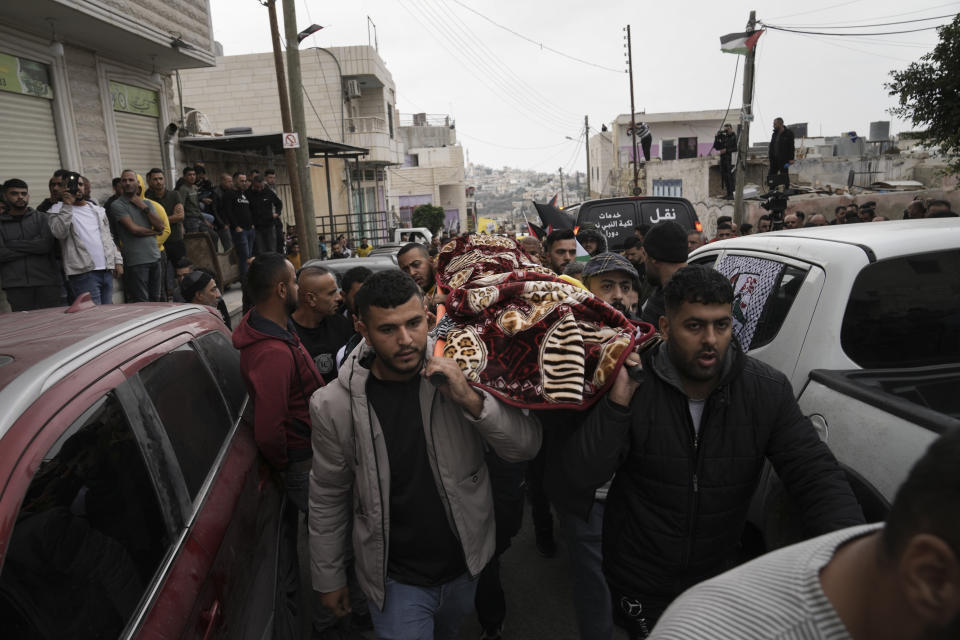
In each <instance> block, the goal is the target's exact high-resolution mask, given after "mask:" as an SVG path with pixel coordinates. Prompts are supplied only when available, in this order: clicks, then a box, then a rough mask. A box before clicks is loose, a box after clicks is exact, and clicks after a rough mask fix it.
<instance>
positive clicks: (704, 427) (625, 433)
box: [563, 344, 864, 601]
mask: <svg viewBox="0 0 960 640" xmlns="http://www.w3.org/2000/svg"><path fill="white" fill-rule="evenodd" d="M643 367H644V379H643V382H642V383H641V386H640V387H639V389H638V390H637V392H636V393H635V394H634V396H633V399H632V402H631V403H630V407H629V409H627V408H626V407H619V406H617V405H615V404H613V403H611V402H610V401H609V399H608V398H604V399H603V400H602V401H601V402H600V403H599V404H598V405H597V407H596V408H595V409H594V410H593V411H592V412H591V414H590V416H589V417H588V418H587V419H586V421H585V422H584V425H583V427H582V428H581V429H579V430H578V431H577V432H576V433H575V434H574V436H573V437H571V438H570V440H569V441H568V443H567V446H566V447H565V449H564V452H563V453H564V466H565V467H566V470H567V473H568V474H569V475H568V480H569V482H570V483H571V485H573V486H579V487H581V488H591V487H597V486H599V485H600V484H602V483H603V482H604V481H605V480H607V479H608V478H609V477H610V476H611V475H612V474H613V472H616V476H615V477H614V480H613V484H612V486H611V488H610V492H609V494H608V497H607V506H606V511H605V513H604V523H603V566H604V573H605V575H606V577H607V581H608V582H609V583H610V585H611V587H612V588H613V589H614V590H616V591H618V592H620V593H623V594H629V595H631V596H633V597H637V598H640V599H641V601H642V600H643V598H649V599H651V600H670V599H672V598H674V597H676V596H677V595H679V594H680V593H681V592H682V591H684V590H685V589H687V588H688V587H690V586H692V585H694V584H696V583H698V582H700V581H702V580H705V579H707V578H709V577H711V576H713V575H716V574H717V573H720V572H721V571H724V570H726V569H728V568H729V567H730V566H732V565H733V564H734V562H735V558H734V554H735V552H736V548H737V545H738V542H739V540H740V536H741V534H742V532H743V527H744V524H745V522H746V517H747V509H748V507H749V505H750V500H751V497H752V495H753V493H754V491H755V489H756V487H757V484H758V480H759V477H760V472H761V470H762V469H763V465H764V461H765V460H767V459H769V460H770V462H771V463H772V464H773V467H774V469H775V470H776V471H777V473H778V474H779V476H780V479H781V480H782V481H783V483H784V485H785V487H786V489H787V491H788V492H789V494H790V495H791V497H792V498H793V499H794V500H795V501H796V502H797V503H798V505H799V507H800V508H801V509H802V511H803V515H804V522H805V525H806V527H807V529H808V531H807V532H806V533H808V534H810V535H818V534H820V533H824V532H827V531H832V530H834V529H839V528H842V527H847V526H851V525H856V524H861V523H863V522H864V518H863V512H862V511H861V509H860V506H859V504H858V503H857V500H856V498H855V497H854V495H853V492H852V490H851V489H850V486H849V484H848V483H847V481H846V478H845V476H844V473H843V471H842V469H841V468H840V466H839V464H838V463H837V460H836V458H834V456H833V454H832V453H831V452H830V450H829V449H828V448H827V446H826V445H825V444H824V443H823V442H821V441H820V439H819V438H818V437H817V434H816V431H815V430H814V428H813V426H812V425H811V423H810V421H809V420H808V419H807V418H806V417H804V415H803V414H802V413H801V412H800V408H799V407H798V406H797V402H796V400H795V399H794V395H793V389H792V388H791V386H790V382H789V381H788V380H787V378H786V376H784V375H783V374H782V373H780V372H779V371H777V370H775V369H773V368H772V367H769V366H767V365H766V364H763V363H762V362H760V361H758V360H754V359H753V358H750V357H749V356H746V355H743V354H742V353H740V351H739V350H738V349H736V348H734V347H733V346H732V345H731V348H730V350H729V351H728V354H727V357H726V364H725V371H724V373H723V376H722V379H721V382H720V385H719V386H718V387H717V388H716V389H715V390H714V391H713V393H712V394H711V395H710V397H709V398H707V401H706V405H705V406H704V411H703V417H702V420H701V423H700V431H699V434H698V435H695V434H694V428H693V421H692V420H691V418H690V411H689V405H688V398H687V396H686V395H685V394H684V392H683V391H682V387H681V386H680V381H679V376H678V374H677V373H676V370H675V369H674V367H673V364H672V362H671V361H670V358H669V356H668V355H667V351H666V344H664V345H661V346H660V347H659V348H657V349H656V351H655V352H654V353H653V354H652V355H649V354H648V355H647V356H645V357H644V359H643Z"/></svg>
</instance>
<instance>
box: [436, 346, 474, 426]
mask: <svg viewBox="0 0 960 640" xmlns="http://www.w3.org/2000/svg"><path fill="white" fill-rule="evenodd" d="M423 375H424V376H425V377H426V378H428V379H429V380H430V381H431V382H433V383H434V384H435V385H437V389H438V390H439V391H440V393H442V394H443V395H444V396H446V397H447V398H449V399H450V400H452V401H453V402H455V403H457V404H458V405H460V406H461V407H462V408H463V409H464V410H465V411H466V412H468V413H469V414H470V415H472V416H473V417H474V418H479V417H480V414H481V413H482V412H483V396H482V395H481V394H480V393H478V392H477V391H476V390H475V389H474V388H473V387H471V386H470V385H469V384H468V383H467V378H466V376H464V375H463V371H462V370H461V369H460V365H458V364H457V363H456V361H454V360H453V359H451V358H444V357H441V356H434V357H432V358H430V359H428V360H427V364H426V366H425V367H424V368H423ZM440 376H443V379H441V377H440Z"/></svg>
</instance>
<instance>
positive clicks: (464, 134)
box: [457, 131, 568, 151]
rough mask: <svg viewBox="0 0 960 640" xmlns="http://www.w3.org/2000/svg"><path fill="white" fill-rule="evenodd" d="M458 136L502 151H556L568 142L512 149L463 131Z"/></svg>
mask: <svg viewBox="0 0 960 640" xmlns="http://www.w3.org/2000/svg"><path fill="white" fill-rule="evenodd" d="M457 135H458V136H463V137H465V138H469V139H471V140H476V141H477V142H480V143H482V144H488V145H490V146H491V147H500V148H501V149H510V150H511V151H542V150H543V149H554V148H556V147H559V146H561V145H564V144H566V143H567V142H568V141H567V140H564V141H563V142H558V143H557V144H548V145H545V146H542V147H510V146H507V145H505V144H500V143H498V142H490V141H489V140H484V139H483V138H478V137H476V136H474V135H469V134H466V133H463V132H462V131H458V132H457Z"/></svg>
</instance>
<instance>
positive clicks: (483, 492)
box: [0, 167, 960, 640]
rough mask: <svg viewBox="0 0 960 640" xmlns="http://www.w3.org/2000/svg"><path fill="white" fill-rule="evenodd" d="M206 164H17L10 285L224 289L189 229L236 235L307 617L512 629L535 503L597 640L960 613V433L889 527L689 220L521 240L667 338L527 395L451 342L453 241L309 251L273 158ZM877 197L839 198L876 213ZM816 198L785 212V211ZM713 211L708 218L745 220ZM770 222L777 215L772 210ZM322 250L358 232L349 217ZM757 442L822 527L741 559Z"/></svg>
mask: <svg viewBox="0 0 960 640" xmlns="http://www.w3.org/2000/svg"><path fill="white" fill-rule="evenodd" d="M198 174H199V175H202V173H199V172H198V168H197V167H187V168H186V169H185V170H184V171H183V175H182V182H181V184H180V185H178V186H177V187H176V188H175V189H174V190H169V189H168V188H167V186H166V184H165V179H164V175H163V173H162V172H161V171H158V170H152V171H149V172H148V173H147V174H146V180H145V181H144V182H141V180H140V179H139V176H138V175H137V174H136V173H135V172H133V171H124V172H123V173H122V174H121V175H120V176H119V178H118V179H117V182H116V184H115V187H116V193H115V194H114V195H113V196H111V198H110V199H109V200H108V201H107V202H106V203H105V205H104V206H103V207H101V206H100V205H98V204H97V203H96V201H95V200H93V199H92V198H91V196H90V195H89V181H86V180H85V179H83V178H82V176H77V175H76V174H72V173H71V172H66V171H58V172H57V174H55V175H54V178H53V179H52V180H51V186H50V198H49V199H48V201H45V202H44V203H43V204H42V205H41V207H40V208H38V209H36V210H35V209H32V208H30V207H29V187H28V185H27V184H25V183H24V182H23V181H21V180H16V179H12V180H8V181H7V182H5V183H4V184H3V195H4V200H5V202H6V206H7V211H6V212H5V213H3V214H2V215H0V238H2V242H3V245H2V246H0V251H2V252H3V253H2V254H0V255H2V256H3V267H2V268H3V271H2V272H0V274H2V278H3V285H4V288H5V290H7V296H8V299H9V300H10V301H11V304H12V305H16V306H15V308H16V309H26V308H40V307H44V306H53V305H55V304H60V303H62V301H63V299H64V297H65V296H66V295H70V296H74V297H75V296H78V295H80V294H81V293H84V292H87V293H90V295H91V298H92V299H93V300H94V302H97V303H103V304H107V303H110V301H111V299H112V283H113V276H114V275H117V276H120V275H122V276H123V278H124V288H125V292H126V297H127V300H128V301H134V300H160V299H163V296H164V295H165V294H164V292H165V291H166V292H167V295H170V294H169V292H170V291H171V289H166V288H165V285H164V281H165V277H164V273H170V274H171V280H173V281H175V282H176V285H174V286H173V287H172V291H173V292H174V293H175V294H176V295H178V296H179V297H180V299H182V300H185V301H187V302H196V303H200V304H207V305H209V306H218V304H219V305H221V306H222V299H221V296H220V292H219V290H218V289H217V285H216V282H215V281H214V278H213V276H212V274H210V273H208V272H204V271H202V270H196V269H194V268H193V265H192V264H191V263H190V261H189V259H188V258H187V256H186V255H185V254H186V252H185V250H184V247H183V238H184V236H183V234H184V233H191V232H196V231H202V232H206V233H208V234H210V238H211V241H212V242H214V243H217V242H219V243H220V244H221V245H222V246H224V247H227V246H234V247H236V248H237V253H238V256H240V257H241V264H242V265H243V268H244V287H245V293H246V295H247V297H248V299H249V301H250V305H251V307H250V309H249V311H247V312H246V313H245V315H244V316H243V318H242V320H241V321H240V322H239V323H238V326H237V327H236V328H235V329H234V330H233V344H234V346H235V347H236V348H237V349H239V351H240V354H241V370H242V374H243V376H244V379H245V381H246V384H247V388H248V391H249V394H250V399H251V401H252V406H253V426H254V435H255V439H256V442H257V445H258V447H259V449H260V451H261V453H262V455H263V457H264V459H265V460H266V461H267V463H268V464H269V465H270V466H271V467H273V469H274V470H275V471H276V472H277V473H278V474H279V475H280V477H282V479H283V483H284V488H285V491H286V495H287V497H288V499H289V502H290V504H292V505H294V507H295V510H296V511H294V512H293V515H294V517H295V518H296V517H297V516H298V515H300V514H302V516H303V517H305V518H306V520H307V522H308V530H309V545H308V556H309V557H308V558H304V561H305V562H309V566H310V573H311V586H312V589H313V591H315V592H316V601H315V602H313V603H312V607H311V608H310V610H309V612H308V615H309V616H310V618H311V626H312V630H313V634H314V637H317V638H331V639H332V638H343V637H360V636H359V634H361V633H363V632H364V631H365V630H369V629H372V630H373V632H374V633H375V634H376V636H377V637H378V638H382V639H391V638H402V639H408V638H424V639H427V638H439V639H453V638H458V637H460V627H461V624H462V622H463V620H464V619H465V618H466V617H467V616H468V615H469V614H470V613H471V612H474V611H475V612H476V615H477V619H478V620H479V622H480V625H481V628H480V629H479V630H478V631H477V636H478V637H480V638H482V639H486V640H493V639H497V638H501V637H509V621H508V620H507V619H506V612H507V607H506V601H507V599H508V597H509V590H510V585H508V584H507V585H504V584H503V583H502V581H501V579H500V572H499V559H500V557H501V556H502V554H503V553H504V552H505V551H506V550H507V549H508V548H509V546H510V544H511V539H512V538H513V537H514V536H515V535H516V534H517V532H518V531H519V528H520V522H521V519H522V514H523V511H524V504H525V501H529V502H530V504H531V511H532V517H533V525H534V532H535V537H536V547H537V550H538V552H539V554H540V555H541V556H543V557H544V558H551V557H553V556H555V555H556V554H557V552H558V548H559V545H558V544H557V540H556V534H555V528H556V525H557V524H559V530H560V533H561V535H562V536H563V540H564V544H563V547H564V549H565V551H566V553H567V555H568V561H569V562H568V564H569V567H570V570H571V579H572V582H573V587H574V592H573V598H572V601H571V607H572V609H573V610H574V611H575V613H576V618H577V625H578V631H579V635H580V637H581V638H582V639H594V638H596V639H598V640H599V639H603V640H610V638H612V637H613V634H614V626H615V625H616V626H619V627H621V628H623V629H624V630H626V632H627V633H628V635H629V637H630V638H632V639H633V638H647V637H651V638H684V639H686V638H690V639H693V638H704V637H717V638H731V639H732V638H766V637H779V638H854V639H855V640H861V639H863V638H883V637H891V638H917V639H922V638H940V637H943V638H947V637H950V638H953V637H957V633H958V631H960V628H958V627H960V623H958V620H960V520H958V519H957V518H956V516H955V514H954V511H955V509H952V508H951V509H944V508H942V505H944V504H950V505H955V499H956V498H957V497H958V493H960V474H958V472H957V466H956V464H955V462H956V459H957V455H958V452H960V435H958V434H949V435H947V436H945V437H944V438H942V439H941V441H939V442H938V443H936V444H935V445H934V446H933V447H932V448H931V449H930V451H929V452H928V454H927V455H926V456H925V457H924V459H923V460H921V461H920V463H918V465H917V468H916V469H915V470H914V473H913V474H911V476H910V479H909V480H908V481H907V483H906V485H905V486H904V487H903V489H902V490H901V493H900V495H898V497H897V500H896V502H895V504H894V507H893V510H892V512H891V515H890V520H889V523H888V525H887V526H886V527H883V526H881V525H876V524H875V525H865V524H864V516H863V512H862V510H861V508H860V506H859V504H858V501H857V498H856V496H855V495H854V493H853V491H852V490H851V488H850V486H849V484H848V482H847V480H846V476H845V474H844V472H843V470H842V469H841V468H840V465H839V464H838V462H837V461H836V459H835V458H834V456H833V454H832V453H831V452H830V450H829V449H828V448H827V446H826V445H825V444H824V443H823V442H822V441H821V440H820V439H819V437H818V436H817V434H816V431H815V430H814V427H813V425H812V424H811V423H810V421H809V419H808V418H806V417H805V416H804V415H803V414H802V412H801V411H800V409H799V407H798V405H797V402H796V400H795V398H794V394H793V392H792V388H791V385H790V384H789V382H788V380H787V378H786V376H785V375H784V374H783V373H781V372H779V371H776V370H774V369H772V368H771V367H769V366H767V365H765V364H763V363H761V362H760V361H758V360H756V359H754V358H752V357H750V356H749V355H747V354H745V353H743V352H742V351H741V350H740V349H739V348H738V346H737V345H736V342H735V340H733V337H732V336H733V319H732V313H731V305H732V303H733V290H732V287H731V285H730V283H729V281H728V280H727V279H726V278H724V277H723V276H722V275H721V274H719V273H718V272H716V271H714V270H712V269H711V268H709V267H705V266H700V265H688V264H687V256H688V254H689V253H690V252H691V251H693V250H695V249H696V248H698V247H699V246H702V245H703V244H704V243H705V242H706V238H705V237H704V236H703V234H701V233H700V232H697V231H692V230H688V229H686V228H684V227H682V226H681V225H679V224H678V223H676V222H673V221H666V222H660V223H658V224H657V225H655V226H652V227H651V226H641V227H639V228H638V229H637V230H636V234H635V237H633V238H630V239H629V240H628V241H627V242H626V243H625V245H624V247H623V250H622V251H621V252H612V251H609V250H608V247H607V243H606V239H605V238H604V236H603V235H602V234H600V233H598V232H597V231H595V230H592V229H582V230H580V231H579V233H576V234H575V232H574V230H572V229H562V230H554V231H552V232H550V233H549V234H548V235H546V236H545V237H544V238H543V239H542V241H541V240H540V239H538V238H535V237H527V238H523V239H522V240H520V241H519V242H518V245H519V247H520V248H521V249H522V251H523V252H524V258H525V259H528V260H529V261H530V262H532V263H535V264H540V265H542V266H544V267H546V268H548V269H549V270H551V271H552V272H553V273H554V274H555V275H556V276H557V277H558V278H561V279H563V280H564V281H566V282H568V283H570V284H573V285H575V286H577V287H581V288H583V289H585V290H586V291H589V292H590V293H591V294H593V296H595V297H596V298H597V299H599V300H600V301H602V302H604V303H606V304H608V305H609V306H610V307H612V308H613V309H616V310H618V311H619V312H620V313H622V314H623V315H624V316H625V317H626V318H627V319H628V320H630V321H632V322H634V323H641V322H643V323H649V324H650V325H652V326H653V327H654V328H655V329H656V330H657V331H658V333H659V335H660V336H661V338H662V342H659V343H657V344H656V345H655V346H653V347H651V348H648V349H645V350H643V352H642V353H630V354H628V356H627V359H626V362H625V366H624V367H621V368H619V369H618V370H617V373H616V377H615V379H614V380H613V383H612V384H611V385H610V387H609V389H608V390H607V392H606V393H605V395H604V396H603V397H602V398H601V399H600V400H599V401H598V402H597V403H596V404H594V405H593V406H592V407H591V408H590V409H589V410H583V411H577V410H570V409H566V410H545V409H538V410H535V411H528V410H524V409H521V408H518V407H515V406H512V405H509V404H507V403H505V402H503V401H502V400H500V399H498V398H497V397H496V396H494V395H493V394H491V393H489V392H487V391H486V390H483V389H481V388H479V387H476V386H473V385H471V384H470V383H468V381H467V379H466V377H465V376H464V373H463V372H462V371H461V369H460V366H459V365H458V364H457V363H456V362H455V361H454V360H453V359H450V358H447V357H443V355H442V354H435V349H434V339H433V338H431V337H430V335H429V330H430V328H431V327H432V325H433V323H434V322H435V321H436V316H435V315H434V314H435V310H436V306H437V305H438V304H441V303H443V302H444V300H445V296H446V295H447V292H445V291H443V290H442V288H441V287H439V286H438V277H437V264H436V258H437V252H438V245H439V243H440V240H439V239H438V240H437V242H436V243H435V244H433V245H432V246H425V245H423V244H419V243H414V242H411V243H408V244H407V245H405V246H403V248H402V249H401V250H400V251H399V253H398V256H397V263H398V266H399V268H398V269H389V270H385V271H380V272H377V273H373V272H371V271H370V270H369V269H368V268H366V267H364V266H356V267H354V268H352V269H349V270H348V271H346V272H345V273H344V274H343V276H342V277H339V276H337V275H336V274H335V273H334V272H332V271H331V270H329V269H327V268H325V267H324V266H322V265H321V266H314V265H308V266H305V267H303V268H299V269H298V268H297V267H296V266H295V264H294V263H293V261H292V260H291V259H289V258H288V254H289V247H288V246H287V239H286V238H285V237H284V234H283V233H282V230H281V229H280V228H279V226H278V220H279V212H280V207H281V206H282V205H281V204H280V201H279V199H278V198H277V197H276V193H275V192H274V191H273V188H272V183H271V182H270V179H269V178H270V176H269V175H268V176H265V177H264V178H262V179H260V178H259V176H254V177H253V179H252V181H251V180H249V179H248V176H247V175H246V174H244V173H240V172H238V173H237V174H235V175H233V176H227V175H224V176H221V178H220V185H219V186H218V187H217V188H209V189H208V188H207V187H208V186H209V183H206V182H205V181H199V186H198ZM870 205H871V203H864V204H863V205H860V206H858V207H857V208H856V211H855V212H852V213H851V211H850V210H849V209H847V208H844V212H843V216H842V220H838V221H837V223H839V224H848V223H855V222H866V221H870V220H872V219H874V218H875V216H874V215H872V211H873V209H874V208H873V207H871V206H870ZM40 209H42V210H40ZM931 211H932V213H931ZM944 211H946V212H949V205H946V209H944V206H943V203H939V202H930V203H923V202H919V201H918V202H915V203H913V204H911V206H910V208H909V209H908V212H909V217H911V218H913V217H921V215H922V214H925V215H928V216H933V215H942V214H943V212H944ZM838 213H839V212H838ZM818 217H819V218H822V216H811V219H810V220H809V221H806V220H804V218H805V216H800V215H799V214H798V213H793V214H790V215H788V216H786V217H785V218H784V220H783V226H785V227H788V228H795V227H798V226H807V225H819V224H821V220H817V218H818ZM718 222H719V224H718V225H717V234H716V237H715V238H714V239H713V240H719V239H723V238H727V237H732V236H734V235H736V232H738V231H742V230H736V231H735V230H734V229H733V226H732V225H731V224H730V221H729V220H720V221H718ZM822 223H823V224H826V221H825V220H822ZM178 225H179V227H178V229H177V230H175V227H177V226H178ZM774 226H779V225H778V224H775V223H774V221H773V220H771V219H770V218H766V219H764V217H761V218H760V220H759V221H758V225H757V229H756V232H757V233H764V232H767V231H769V230H771V229H772V228H773V227H774ZM224 232H225V233H224ZM711 241H712V240H711ZM578 243H579V245H581V246H582V247H583V248H584V249H585V250H586V251H587V252H588V253H589V254H590V256H591V257H590V259H589V260H587V261H586V262H581V261H578V260H576V256H577V253H578ZM369 246H370V245H369V243H367V242H366V239H362V240H361V243H360V245H359V246H358V247H357V248H356V250H357V251H358V252H359V251H360V250H361V249H362V250H365V251H368V249H367V247H369ZM332 248H333V249H335V250H336V252H337V253H341V254H342V253H343V251H344V250H345V249H346V250H348V251H349V250H350V248H349V245H348V243H347V242H346V239H345V238H337V239H335V240H334V242H333V245H332ZM333 253H334V252H331V255H330V256H328V257H331V258H333V257H339V256H334V255H332V254H333ZM11 264H13V265H15V266H14V267H13V268H11V266H10V265H11ZM8 271H9V273H10V274H12V275H10V276H9V279H8ZM66 291H69V294H67V293H66ZM224 311H225V310H224ZM224 319H225V321H226V322H228V323H229V317H228V316H227V315H226V314H225V313H224ZM628 370H630V373H629V374H628ZM766 461H769V462H770V463H771V464H772V465H773V468H774V470H775V471H776V472H777V474H778V476H779V477H780V479H781V480H782V482H783V483H784V485H785V487H786V489H787V491H788V493H789V494H790V495H791V497H792V498H793V499H794V500H795V501H796V503H797V504H798V506H799V508H800V510H801V511H802V515H803V522H804V523H805V531H806V533H807V535H808V536H811V537H813V536H818V535H822V537H816V538H813V539H811V540H809V541H808V542H805V543H802V544H801V545H799V546H796V547H790V548H787V549H784V550H781V551H779V552H777V553H775V554H772V555H769V556H763V557H760V558H758V559H757V560H754V561H753V562H752V563H749V564H746V565H742V566H739V567H737V564H738V562H740V561H741V559H742V558H741V556H740V542H741V535H742V533H743V530H744V524H745V522H746V518H747V510H748V508H749V505H750V501H751V497H752V495H753V493H754V491H755V489H756V488H757V485H758V482H759V478H760V476H761V470H762V467H763V465H764V464H765V462H766ZM288 543H289V544H291V546H292V547H294V548H295V547H296V540H290V541H288ZM727 571H729V573H725V572H727ZM874 597H875V598H876V601H875V602H874V601H873V598H874ZM505 629H506V630H505ZM771 630H775V632H774V631H771Z"/></svg>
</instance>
